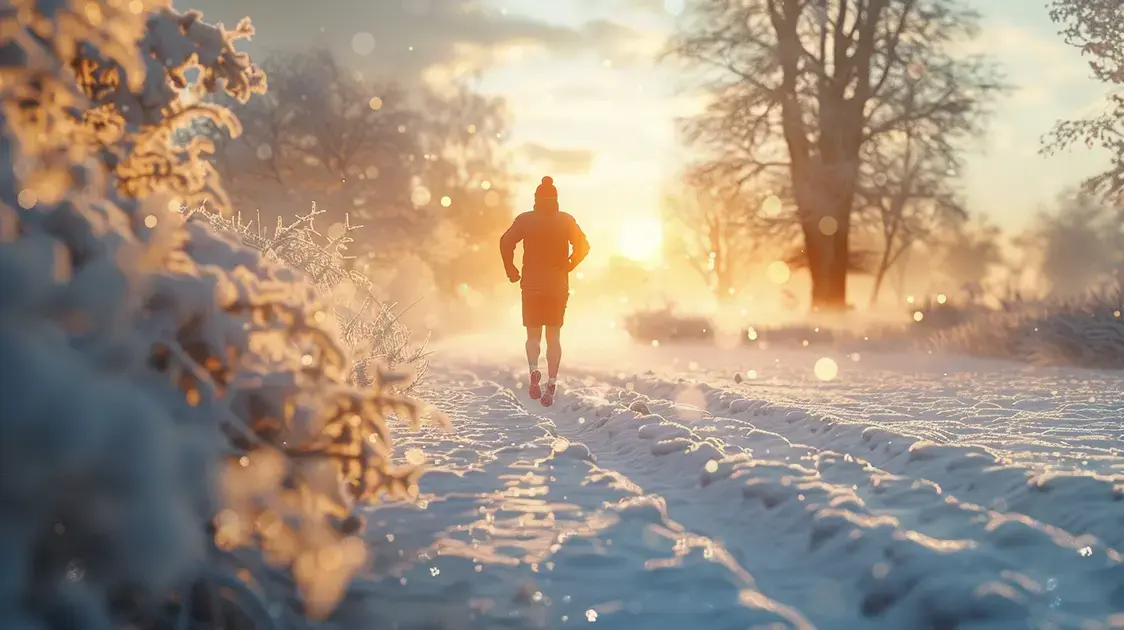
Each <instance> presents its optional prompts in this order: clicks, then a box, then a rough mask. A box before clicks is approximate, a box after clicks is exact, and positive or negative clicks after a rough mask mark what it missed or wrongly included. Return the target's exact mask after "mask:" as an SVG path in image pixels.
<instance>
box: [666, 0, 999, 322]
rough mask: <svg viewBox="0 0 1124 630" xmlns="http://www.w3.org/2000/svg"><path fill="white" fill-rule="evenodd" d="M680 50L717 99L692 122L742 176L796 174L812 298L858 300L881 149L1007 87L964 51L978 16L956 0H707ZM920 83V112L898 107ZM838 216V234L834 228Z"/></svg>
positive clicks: (695, 10) (817, 303)
mask: <svg viewBox="0 0 1124 630" xmlns="http://www.w3.org/2000/svg"><path fill="white" fill-rule="evenodd" d="M689 6H690V7H691V8H690V9H689V10H688V14H687V20H686V21H685V22H684V24H685V26H684V27H683V30H682V32H681V33H680V34H679V35H678V36H677V37H676V38H674V39H673V43H672V45H671V48H670V50H669V53H670V54H671V55H673V56H675V57H678V58H679V59H681V60H683V61H685V62H687V63H688V64H690V65H693V66H695V67H697V68H700V69H701V70H702V71H703V72H704V73H706V74H705V76H706V77H707V78H708V80H709V83H708V84H707V87H708V89H709V92H710V94H711V95H712V96H713V99H712V102H711V104H710V106H709V108H708V109H707V110H706V112H705V113H704V114H703V115H702V116H700V117H699V118H696V119H694V120H691V121H689V122H688V124H687V131H688V139H689V140H691V141H692V142H693V143H695V144H696V145H701V146H703V147H705V148H707V149H709V150H710V151H711V154H712V157H713V158H714V159H715V160H717V161H719V162H721V163H722V165H723V168H722V171H723V172H724V173H726V174H727V175H728V176H730V177H731V179H732V180H734V181H744V180H747V179H749V178H752V177H754V176H756V175H757V174H760V173H763V172H770V171H773V172H775V171H777V170H781V171H782V172H787V174H788V176H789V177H790V179H791V183H792V190H793V196H794V200H795V204H796V207H797V210H798V212H799V221H800V226H801V230H802V233H803V238H804V243H805V250H806V255H807V259H808V263H809V267H810V272H811V275H812V305H813V308H817V309H822V310H842V309H844V308H846V288H847V281H846V280H847V268H848V262H849V261H850V260H851V256H850V255H849V252H848V246H849V245H848V237H849V235H850V232H851V218H852V211H853V210H854V209H855V200H856V196H857V194H858V192H859V190H860V183H861V180H860V177H861V172H862V169H861V168H860V165H861V163H862V160H863V158H864V156H865V155H866V153H867V151H866V149H867V147H868V145H869V144H870V143H872V142H877V141H879V139H880V138H882V137H883V136H885V135H887V134H892V133H895V132H901V130H902V129H903V128H904V127H906V126H908V125H909V124H912V123H913V122H915V121H917V120H926V121H932V122H933V124H934V125H947V124H953V123H954V121H955V120H956V119H957V118H958V117H961V116H963V115H964V113H965V112H969V111H975V110H978V109H981V108H982V107H983V105H984V104H985V103H986V102H987V101H988V100H989V96H990V95H991V94H992V93H993V92H995V91H996V90H997V89H999V88H1000V86H999V84H998V82H997V80H996V78H995V75H994V72H993V71H992V64H991V63H990V62H989V61H988V60H987V59H986V58H984V57H981V56H971V55H964V54H963V47H962V46H961V44H963V43H964V42H965V41H966V40H967V39H969V38H971V37H972V36H974V34H975V30H976V24H977V21H978V20H977V16H976V14H975V13H973V12H971V11H968V10H965V9H961V8H960V7H959V6H958V3H957V2H956V1H955V0H697V1H696V2H693V3H691V4H690V5H689ZM911 84H918V85H920V87H918V88H915V90H916V95H917V98H916V107H914V108H912V109H910V110H904V109H903V108H901V107H897V106H895V103H898V102H900V101H901V98H902V94H903V91H904V90H905V89H906V86H909V85H911ZM824 218H830V219H831V222H833V229H832V230H830V232H831V233H830V234H825V233H824V232H823V231H821V229H820V225H821V223H822V220H823V219H824Z"/></svg>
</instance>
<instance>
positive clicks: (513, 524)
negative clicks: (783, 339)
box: [371, 344, 1124, 630]
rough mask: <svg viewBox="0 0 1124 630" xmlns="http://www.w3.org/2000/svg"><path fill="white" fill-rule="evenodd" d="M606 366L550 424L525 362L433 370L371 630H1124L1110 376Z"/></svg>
mask: <svg viewBox="0 0 1124 630" xmlns="http://www.w3.org/2000/svg"><path fill="white" fill-rule="evenodd" d="M473 347H476V348H479V347H480V346H479V344H476V345H474V346H473ZM491 347H492V348H495V346H491ZM516 350H518V348H516ZM602 351H603V352H604V354H601V355H599V356H591V355H586V356H587V357H589V358H588V360H586V361H581V360H573V359H569V358H568V359H567V361H568V363H569V364H571V365H573V366H574V367H571V368H569V369H568V380H567V383H568V387H565V388H564V392H563V394H562V396H561V397H560V400H559V402H558V404H557V405H556V406H555V407H554V408H551V409H543V408H542V407H541V406H539V405H538V404H537V403H533V402H532V401H530V400H528V399H527V397H526V393H525V391H526V387H525V384H524V382H523V376H524V374H523V373H524V371H525V369H520V368H519V365H520V363H521V362H520V361H518V354H517V352H516V353H514V354H513V353H508V352H498V351H496V350H494V349H493V350H489V351H487V352H479V351H475V352H469V351H466V350H465V348H463V347H462V348H453V349H446V350H445V351H444V352H443V355H442V357H441V359H440V360H439V361H437V363H439V364H440V365H442V366H443V367H442V368H441V369H439V370H438V371H436V372H435V373H434V375H433V376H432V377H431V378H432V381H431V383H432V389H433V391H432V393H431V396H433V397H434V399H435V400H437V401H439V406H441V407H444V408H446V409H447V410H448V411H449V412H450V413H451V414H452V416H453V422H454V429H453V431H452V432H450V433H445V434H442V433H434V432H425V433H421V434H409V433H403V432H399V434H398V438H397V439H398V442H399V449H400V451H402V452H406V453H408V454H410V453H411V452H413V453H412V454H414V455H416V454H417V451H421V452H423V453H424V454H425V455H426V456H427V457H428V458H429V460H430V461H431V463H432V472H430V473H428V474H427V475H426V476H425V477H424V478H423V481H422V491H423V497H422V500H421V501H419V502H418V504H417V505H411V506H405V505H394V506H384V507H382V508H379V509H378V510H376V511H375V513H374V514H373V515H372V519H371V520H372V523H373V525H374V530H373V531H377V532H378V533H379V535H380V536H382V538H380V539H379V540H378V541H376V550H375V553H376V557H377V559H378V560H377V566H376V569H377V570H378V572H379V573H380V574H382V575H387V576H389V577H386V578H383V579H382V580H381V581H379V582H377V583H375V584H374V586H373V588H374V592H375V595H376V601H381V602H382V603H381V605H378V606H377V607H376V610H373V611H371V615H372V616H373V617H374V618H375V619H376V620H378V621H379V622H381V623H384V624H386V625H387V626H389V627H399V628H403V629H405V628H466V629H467V628H562V627H571V626H589V624H590V623H595V624H596V626H595V627H610V628H621V629H622V630H623V629H626V628H628V629H632V628H635V629H652V630H662V629H664V628H667V629H671V628H675V629H680V628H699V629H700V630H702V629H721V630H724V629H727V628H729V629H735V628H741V629H744V628H758V627H760V628H823V629H840V630H843V629H847V630H855V629H859V628H878V629H894V630H905V629H910V630H914V629H916V630H927V629H933V630H937V629H941V630H945V629H953V628H955V629H958V630H964V629H968V628H987V629H1000V628H1002V629H1007V628H1012V629H1013V628H1041V629H1043V630H1045V629H1065V628H1073V629H1075V630H1087V629H1089V628H1108V627H1124V563H1122V559H1121V557H1120V554H1119V553H1118V552H1119V551H1121V550H1124V500H1122V499H1124V487H1122V486H1121V482H1122V481H1124V478H1117V477H1115V476H1113V475H1114V473H1115V474H1119V473H1122V472H1124V470H1121V467H1122V466H1124V457H1122V456H1121V448H1122V447H1124V443H1122V441H1121V433H1122V432H1124V429H1122V420H1124V419H1122V416H1124V412H1122V403H1121V397H1122V395H1121V392H1122V391H1124V387H1122V386H1124V377H1122V376H1120V375H1115V374H1108V373H1096V372H1087V371H1066V370H1044V369H1032V368H1026V367H1023V366H1016V365H1010V364H1002V363H996V362H983V361H972V360H966V359H948V358H934V357H928V356H912V357H894V356H885V355H884V356H870V357H859V359H860V360H859V361H853V360H852V359H851V358H850V357H837V358H836V361H837V362H838V365H839V376H838V378H837V379H835V380H833V381H831V382H828V383H823V382H820V381H818V380H817V379H816V378H815V376H814V375H813V370H812V365H813V364H814V363H815V361H816V360H817V359H818V358H820V357H819V356H818V355H816V354H815V353H764V352H760V351H749V350H736V351H726V352H719V351H715V350H714V349H702V348H694V349H692V348H676V349H666V348H665V349H647V348H645V349H640V350H637V349H632V350H628V351H624V350H622V349H620V348H616V349H613V348H602ZM583 363H584V364H585V365H583ZM648 368H651V369H650V370H649V369H648ZM751 371H755V372H756V378H753V379H746V380H744V381H743V382H740V383H739V382H735V379H734V374H735V373H736V372H737V373H740V374H743V375H750V374H752V372H751ZM739 380H740V379H739ZM1114 615H1115V616H1114ZM1114 624H1117V625H1114Z"/></svg>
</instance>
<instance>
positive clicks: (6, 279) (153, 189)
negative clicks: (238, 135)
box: [0, 0, 440, 628]
mask: <svg viewBox="0 0 1124 630" xmlns="http://www.w3.org/2000/svg"><path fill="white" fill-rule="evenodd" d="M248 32H249V29H248V23H244V25H243V27H240V28H239V30H238V31H236V32H234V33H227V32H224V31H223V30H222V29H221V28H219V27H211V26H207V25H205V24H204V23H202V22H201V21H200V19H199V16H198V15H196V14H186V15H181V14H178V13H176V12H174V11H172V10H171V9H169V8H167V3H166V2H162V1H160V0H69V1H68V0H10V1H9V2H6V3H5V8H4V9H3V10H0V46H2V48H0V50H3V54H0V129H3V131H4V133H2V134H0V156H2V157H3V159H2V160H0V199H2V203H0V356H3V357H4V363H5V365H6V366H9V367H10V366H17V368H16V369H5V370H0V400H3V401H4V405H5V409H4V414H2V415H0V530H2V531H3V532H4V535H3V536H0V558H3V559H4V568H3V570H2V571H0V575H2V576H3V580H0V584H2V586H0V627H5V628H8V627H13V628H14V627H44V628H50V627H60V624H65V623H72V622H73V620H81V623H82V624H83V625H85V626H89V627H106V628H110V627H143V628H186V627H200V626H202V627H218V626H220V625H221V626H224V627H247V628H248V627H255V628H281V627H307V626H308V625H309V623H310V619H314V618H321V617H324V616H326V615H328V614H329V613H331V612H332V610H333V608H334V607H336V605H337V603H338V602H340V601H341V598H342V597H343V595H344V593H345V590H346V588H347V585H348V583H349V581H350V580H351V578H352V576H353V575H354V573H355V571H356V570H357V569H359V568H360V567H362V566H365V562H366V546H365V544H364V542H363V540H362V539H361V537H360V534H361V528H362V526H363V522H362V519H361V518H360V517H359V516H357V514H356V509H357V506H358V505H360V504H361V503H363V502H369V501H374V500H377V499H379V498H380V497H381V496H384V495H390V496H394V497H409V496H411V495H413V494H414V493H416V491H417V479H418V476H419V475H420V474H421V472H422V471H421V469H420V468H418V467H416V466H413V465H409V466H398V465H395V464H394V463H393V461H392V444H391V440H390V437H391V436H390V432H389V428H388V423H387V418H388V417H389V416H391V415H394V416H396V417H400V418H403V419H407V420H410V421H411V422H412V423H417V422H420V421H422V420H423V419H424V417H425V415H426V412H425V410H424V408H423V405H422V404H421V403H420V402H419V401H416V400H414V399H412V398H410V397H408V396H406V395H404V394H403V393H402V392H401V391H399V390H400V389H401V387H402V386H404V385H405V384H406V383H405V381H404V380H403V377H401V376H399V375H395V374H393V373H388V372H384V371H382V370H381V369H380V370H373V371H371V372H369V373H368V377H369V378H370V380H371V382H370V384H369V385H367V386H365V387H356V386H355V385H354V384H352V383H350V382H349V379H351V378H352V373H353V372H354V370H355V363H356V362H355V361H354V359H353V358H352V356H351V353H350V352H349V350H348V348H347V347H346V345H345V343H344V342H341V341H340V337H339V334H338V332H339V331H338V329H337V327H335V326H333V322H332V321H331V320H330V319H328V317H327V312H326V311H327V309H328V307H327V306H326V304H325V302H326V300H325V296H324V295H323V292H322V291H320V290H318V288H317V287H315V286H313V285H312V284H311V283H309V282H308V281H307V280H306V278H304V277H303V274H301V273H300V272H298V271H296V270H294V269H292V268H290V267H289V266H286V265H284V264H280V262H279V261H278V260H274V259H272V258H271V256H273V257H276V258H280V256H279V254H277V253H276V251H274V250H276V249H277V248H274V250H268V251H267V250H261V251H255V250H254V249H253V248H249V247H245V246H244V245H243V244H241V243H239V242H237V241H236V240H234V239H231V238H228V237H227V236H224V235H223V234H221V233H219V232H218V231H216V230H214V229H212V228H211V226H209V225H207V224H206V223H204V222H202V221H186V220H185V218H184V217H183V216H182V215H181V214H179V213H176V212H170V211H169V208H173V209H174V208H178V207H179V206H180V205H182V204H184V203H190V202H191V200H192V199H196V198H204V197H205V198H212V199H219V200H221V199H222V194H221V186H219V185H218V183H217V182H215V181H213V180H212V179H210V178H209V175H208V172H207V171H206V168H208V167H207V166H206V165H205V164H203V163H202V162H201V161H200V160H198V159H197V157H198V155H195V154H192V153H191V152H190V151H189V152H186V153H185V152H177V151H172V150H170V149H168V148H167V147H166V146H164V145H162V144H161V143H162V142H163V140H162V139H164V138H168V137H170V134H171V133H172V130H173V128H174V127H175V126H176V125H177V124H179V122H180V120H181V118H182V117H183V116H188V115H195V113H200V112H203V111H204V110H201V109H198V108H195V107H194V106H193V105H191V103H190V101H187V102H184V101H182V100H176V99H173V98H172V96H171V95H173V94H177V92H176V90H178V89H179V88H180V85H181V83H180V82H179V80H180V78H181V77H182V76H183V72H184V68H187V67H188V66H192V64H194V65H195V69H196V71H197V72H200V77H201V78H200V79H199V84H198V85H199V86H201V87H199V88H198V89H201V90H206V91H210V90H215V89H224V90H227V91H228V92H232V93H234V94H235V95H236V96H239V95H240V96H245V97H248V95H249V94H250V93H252V92H255V91H258V90H259V89H264V77H260V76H259V75H257V74H255V72H254V71H253V70H252V66H251V65H249V63H248V59H246V58H245V57H244V56H242V55H240V54H237V53H234V52H233V49H232V48H230V47H229V45H230V42H231V41H232V40H233V39H234V38H236V37H237V36H239V35H245V34H248ZM169 86H170V87H169ZM177 99H178V97H177ZM138 108H139V109H138ZM205 111H207V112H209V114H213V115H215V116H218V117H220V118H223V117H225V116H226V114H224V113H222V112H221V111H218V110H212V109H205ZM223 119H224V120H228V121H229V122H233V119H226V118H223ZM168 146H170V144H169V145H168ZM204 182H209V184H208V185H213V187H214V188H215V189H216V190H215V191H214V193H215V194H214V196H213V197H212V196H209V195H208V194H207V193H206V192H205V190H204V189H205V188H206V186H203V187H202V188H201V187H200V186H201V185H202V184H203V183H204ZM290 233H291V231H290V232H286V234H290ZM294 238H295V236H294ZM306 249H307V248H306ZM329 251H331V250H329ZM322 276H323V277H321V278H319V280H321V281H324V279H325V278H327V277H328V274H327V273H325V274H322ZM348 278H350V276H348ZM352 380H354V379H352ZM396 388H398V389H396ZM432 416H433V417H434V418H435V419H440V417H439V414H436V412H434V413H433V414H432Z"/></svg>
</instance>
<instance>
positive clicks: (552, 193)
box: [535, 176, 558, 200]
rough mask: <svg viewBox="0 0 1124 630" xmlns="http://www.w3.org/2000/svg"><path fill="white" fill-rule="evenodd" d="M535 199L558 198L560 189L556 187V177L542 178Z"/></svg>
mask: <svg viewBox="0 0 1124 630" xmlns="http://www.w3.org/2000/svg"><path fill="white" fill-rule="evenodd" d="M535 199H551V200H557V199H558V189H557V188H555V187H554V179H553V178H551V177H549V176H547V177H544V178H542V183H541V184H539V187H538V188H536V189H535Z"/></svg>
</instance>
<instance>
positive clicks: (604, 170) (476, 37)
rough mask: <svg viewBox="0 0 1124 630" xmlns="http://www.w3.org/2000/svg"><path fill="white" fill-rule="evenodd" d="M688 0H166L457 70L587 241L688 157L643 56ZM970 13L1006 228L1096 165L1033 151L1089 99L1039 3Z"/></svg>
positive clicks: (411, 78)
mask: <svg viewBox="0 0 1124 630" xmlns="http://www.w3.org/2000/svg"><path fill="white" fill-rule="evenodd" d="M690 1H691V0H319V1H309V0H187V1H186V2H185V1H183V0H181V1H180V2H177V3H176V6H177V8H180V9H184V8H198V9H200V10H202V11H203V13H204V17H205V18H206V19H207V20H208V21H224V22H226V23H227V24H229V25H233V24H234V23H235V22H236V21H237V20H238V19H239V18H241V17H242V16H245V15H249V16H251V17H252V19H253V21H254V24H255V26H256V27H257V29H258V34H257V36H256V37H255V39H254V42H253V43H252V44H251V48H250V50H251V52H252V53H258V52H259V51H265V50H269V49H282V48H302V47H308V46H310V45H326V46H329V47H331V48H333V49H334V50H336V51H337V52H338V53H339V55H340V56H341V58H342V59H343V60H344V61H345V62H347V63H349V64H351V65H353V66H354V67H356V68H357V69H360V70H361V71H363V72H364V74H367V75H369V76H383V77H393V78H394V79H396V80H399V81H402V82H405V83H410V82H416V81H427V82H430V83H431V84H440V83H441V82H443V81H447V80H448V79H449V78H451V77H460V78H466V77H467V78H469V79H470V80H471V81H472V82H473V84H474V85H475V86H476V87H477V89H479V90H480V91H482V92H486V93H489V94H496V95H502V96H504V97H505V98H506V99H507V101H508V104H509V108H510V110H511V116H512V128H511V130H510V132H511V133H510V137H509V138H507V139H506V140H507V142H508V146H509V147H510V148H511V150H512V155H513V157H514V158H515V164H516V165H517V167H518V168H519V170H520V171H521V172H522V173H523V174H524V175H525V176H526V180H525V181H524V183H523V184H522V185H521V186H520V187H519V188H518V189H517V190H516V196H517V197H516V202H517V207H518V208H520V209H529V208H530V205H531V198H532V191H533V189H534V186H535V185H536V184H537V183H538V180H539V178H540V177H541V176H542V175H551V176H552V177H553V178H554V179H555V183H556V185H557V187H558V189H559V194H560V197H561V202H562V205H563V207H564V209H566V210H568V211H569V212H571V213H572V214H574V215H575V216H576V217H577V218H578V219H579V221H581V222H583V223H584V224H585V225H586V226H587V232H590V235H591V237H595V238H596V237H600V238H615V233H616V232H617V231H618V230H619V226H620V225H621V224H622V222H623V223H624V224H626V225H627V224H628V223H629V221H630V220H631V219H634V218H637V217H640V218H643V217H651V216H654V215H656V214H658V207H659V197H660V190H661V186H662V185H663V183H664V182H665V181H667V180H668V179H669V178H672V177H674V176H675V174H676V173H677V172H678V170H679V169H680V168H681V167H682V166H683V164H684V163H686V162H687V161H688V160H689V159H690V152H689V149H687V148H686V147H684V146H683V145H682V144H681V142H680V141H679V139H678V138H677V134H676V122H675V121H676V117H677V116H683V115H689V114H690V113H691V112H693V111H696V109H697V108H698V107H699V106H700V103H701V100H700V98H699V97H698V96H697V95H694V94H692V93H690V92H689V91H686V90H685V89H684V84H683V83H682V81H681V80H680V78H679V77H678V76H677V75H676V70H675V69H674V68H672V67H671V66H670V64H668V63H663V64H661V63H658V62H657V61H655V55H656V53H658V51H659V50H660V48H661V45H662V43H663V41H664V39H665V38H666V37H667V35H668V34H670V33H671V32H673V29H674V28H675V24H676V17H675V15H674V13H673V12H671V11H669V10H668V9H669V8H670V9H671V10H672V11H674V10H675V9H677V7H676V6H675V5H676V4H677V3H678V4H682V3H683V2H688V3H689V2H690ZM968 2H969V4H970V5H971V6H973V7H974V8H976V9H977V10H978V11H980V12H981V14H982V15H983V30H982V36H981V38H980V40H979V41H978V42H976V44H975V45H976V46H978V47H980V48H981V49H983V50H985V51H987V52H989V53H990V54H992V55H993V56H994V58H995V59H996V61H997V62H998V63H999V65H1000V67H1001V68H1002V69H1003V71H1004V72H1005V74H1006V79H1007V81H1008V83H1010V84H1011V85H1012V86H1013V88H1014V89H1013V90H1012V92H1011V93H1010V94H1009V95H1007V96H1006V97H1004V98H1003V99H1002V100H1001V101H1000V102H999V103H998V104H997V107H996V115H995V117H994V119H993V121H992V124H991V127H990V132H989V134H988V135H987V136H986V137H983V138H980V139H979V140H978V142H977V143H975V144H974V146H972V147H969V153H968V156H969V157H968V163H967V168H966V171H965V172H964V173H963V186H964V190H965V194H966V196H967V200H968V207H969V209H970V211H972V212H975V213H977V214H982V215H986V216H987V217H988V218H989V219H991V220H992V221H993V222H995V223H997V224H999V225H1000V226H1002V227H1004V228H1007V229H1011V230H1017V229H1019V228H1020V227H1022V226H1023V225H1025V224H1026V222H1027V221H1028V220H1029V219H1030V218H1031V217H1033V216H1034V214H1035V212H1037V211H1038V210H1039V209H1040V208H1041V207H1042V206H1043V205H1045V204H1049V203H1050V202H1051V201H1052V200H1053V198H1054V197H1055V196H1056V195H1058V194H1059V193H1060V192H1061V191H1062V190H1063V189H1064V188H1066V187H1068V186H1072V185H1075V184H1077V183H1079V182H1080V181H1081V180H1082V179H1083V178H1085V177H1087V176H1089V175H1092V174H1094V173H1096V172H1098V171H1099V170H1100V169H1101V168H1103V167H1104V166H1105V165H1106V164H1107V161H1106V157H1105V155H1104V154H1102V153H1099V152H1097V151H1095V150H1090V149H1087V148H1085V147H1084V146H1081V147H1078V148H1076V149H1074V150H1071V151H1069V152H1067V153H1065V154H1063V155H1061V156H1058V157H1054V158H1046V157H1044V156H1042V155H1041V154H1040V153H1039V146H1040V138H1041V137H1042V135H1043V134H1045V133H1047V132H1048V131H1049V130H1050V128H1051V127H1052V126H1053V124H1054V123H1055V121H1057V120H1059V119H1064V118H1073V117H1078V116H1081V115H1082V114H1085V113H1087V112H1089V111H1091V108H1093V107H1095V106H1096V105H1097V103H1099V102H1101V100H1102V99H1103V96H1104V94H1105V92H1106V91H1105V89H1104V87H1103V86H1102V85H1100V84H1099V83H1097V82H1095V81H1094V80H1092V79H1091V78H1089V76H1088V74H1089V73H1088V68H1087V65H1086V63H1085V62H1084V61H1083V60H1082V59H1081V56H1080V54H1079V53H1078V51H1076V50H1074V49H1072V48H1070V47H1069V46H1067V45H1066V44H1065V43H1064V42H1063V41H1062V39H1061V37H1060V36H1059V35H1057V33H1056V31H1057V27H1056V26H1055V25H1054V24H1053V23H1052V22H1051V21H1050V20H1049V17H1048V15H1047V9H1046V8H1045V6H1044V4H1045V0H1017V1H1016V0H968Z"/></svg>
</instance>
